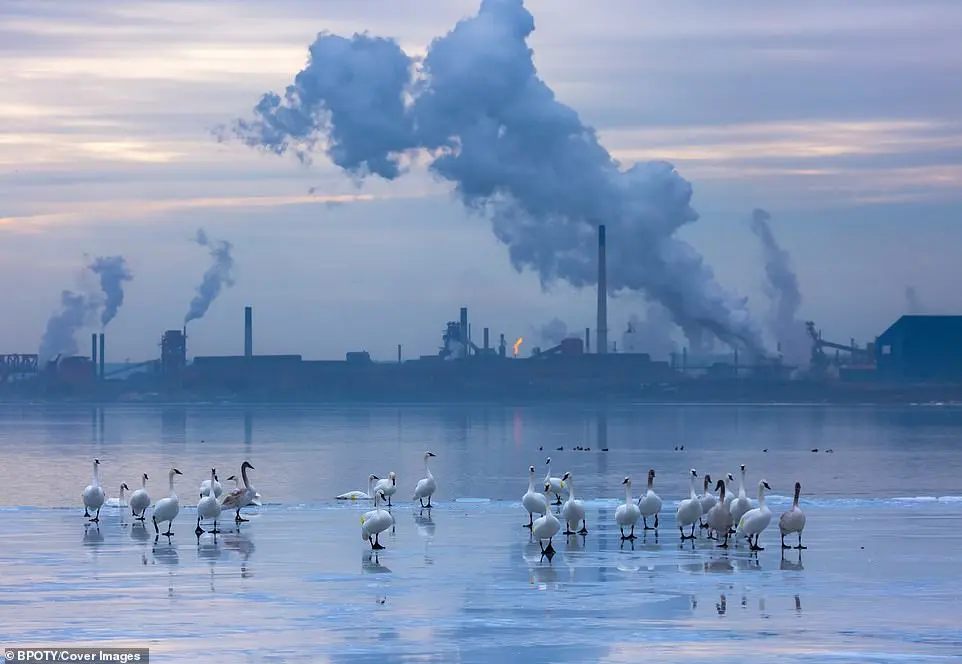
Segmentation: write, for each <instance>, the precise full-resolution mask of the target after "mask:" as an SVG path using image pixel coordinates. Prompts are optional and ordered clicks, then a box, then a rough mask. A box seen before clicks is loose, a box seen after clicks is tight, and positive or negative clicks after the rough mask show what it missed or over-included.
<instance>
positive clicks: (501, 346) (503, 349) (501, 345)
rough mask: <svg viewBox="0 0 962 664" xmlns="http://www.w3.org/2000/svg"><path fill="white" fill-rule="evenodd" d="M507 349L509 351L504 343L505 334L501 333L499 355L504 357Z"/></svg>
mask: <svg viewBox="0 0 962 664" xmlns="http://www.w3.org/2000/svg"><path fill="white" fill-rule="evenodd" d="M506 351H507V349H506V347H505V343H504V335H503V334H502V335H501V344H500V345H499V346H498V355H500V356H501V357H504V354H505V352H506Z"/></svg>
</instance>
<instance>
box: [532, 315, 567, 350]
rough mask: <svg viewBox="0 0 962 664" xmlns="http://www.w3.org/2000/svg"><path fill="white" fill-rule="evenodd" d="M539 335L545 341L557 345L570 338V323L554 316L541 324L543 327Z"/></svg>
mask: <svg viewBox="0 0 962 664" xmlns="http://www.w3.org/2000/svg"><path fill="white" fill-rule="evenodd" d="M538 336H539V337H541V338H542V339H543V340H544V341H545V343H548V344H551V345H552V346H557V345H558V344H560V343H561V342H562V341H563V340H565V339H567V338H568V336H569V335H568V325H567V324H566V323H565V322H564V321H563V320H561V319H560V318H552V319H551V320H549V321H548V322H547V323H545V324H544V325H542V326H541V329H540V330H538Z"/></svg>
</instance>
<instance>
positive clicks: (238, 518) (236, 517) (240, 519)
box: [234, 507, 250, 523]
mask: <svg viewBox="0 0 962 664" xmlns="http://www.w3.org/2000/svg"><path fill="white" fill-rule="evenodd" d="M240 510H241V508H239V507H238V508H237V515H236V516H235V517H234V521H235V522H236V523H241V522H243V521H250V519H245V518H244V517H242V516H241V515H240Z"/></svg>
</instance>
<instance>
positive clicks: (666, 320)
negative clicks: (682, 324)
mask: <svg viewBox="0 0 962 664" xmlns="http://www.w3.org/2000/svg"><path fill="white" fill-rule="evenodd" d="M676 329H677V328H676V327H675V324H674V323H673V322H672V320H671V315H670V314H669V313H668V311H667V310H666V309H665V308H664V307H663V306H661V305H660V304H657V303H654V302H651V303H649V304H648V308H647V312H646V314H645V318H641V317H639V316H638V315H637V314H632V315H631V318H630V319H629V320H628V329H627V330H626V331H625V333H624V334H623V335H622V337H621V347H622V349H624V352H626V353H648V354H649V355H651V357H652V359H654V360H664V359H667V358H668V357H669V356H671V354H672V353H675V352H678V345H677V344H676V343H675V340H674V339H673V338H672V336H673V333H674V332H675V330H676Z"/></svg>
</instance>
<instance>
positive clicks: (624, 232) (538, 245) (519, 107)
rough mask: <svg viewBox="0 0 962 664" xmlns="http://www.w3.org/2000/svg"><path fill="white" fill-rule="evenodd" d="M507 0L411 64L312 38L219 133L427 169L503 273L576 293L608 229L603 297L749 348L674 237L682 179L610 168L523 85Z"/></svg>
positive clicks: (381, 171)
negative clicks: (292, 66)
mask: <svg viewBox="0 0 962 664" xmlns="http://www.w3.org/2000/svg"><path fill="white" fill-rule="evenodd" d="M533 30H534V18H533V17H532V15H531V14H530V13H529V12H528V10H527V9H525V7H524V4H523V2H522V0H482V3H481V7H480V10H479V11H478V14H477V15H476V16H474V17H471V18H466V19H464V20H462V21H460V22H458V23H457V25H455V27H454V28H453V29H452V30H451V31H450V32H449V33H448V34H447V35H445V36H444V37H440V38H438V39H435V40H434V41H433V42H432V43H431V45H430V47H429V49H428V51H427V55H426V56H425V57H424V58H423V60H415V59H412V58H411V57H409V56H408V55H407V54H406V53H404V51H403V50H402V49H401V47H400V46H399V45H398V44H397V43H396V42H395V41H393V40H390V39H383V38H379V37H372V36H369V35H367V34H355V35H353V36H352V37H350V38H346V37H340V36H337V35H332V34H329V33H321V34H319V35H318V37H317V39H316V40H315V41H314V43H313V44H312V45H311V46H310V58H309V62H308V64H307V66H306V67H305V68H304V69H303V70H302V71H300V72H299V73H297V74H296V76H295V77H294V81H293V83H292V84H291V85H290V86H288V88H287V89H286V91H285V92H284V95H283V96H281V95H279V94H276V93H273V92H270V93H267V94H265V95H263V96H262V97H261V99H260V101H259V103H257V105H256V106H255V107H254V110H253V116H254V117H253V118H252V119H240V120H236V121H234V122H233V124H232V125H231V127H230V128H229V129H228V128H221V129H220V132H219V137H220V138H221V139H225V138H227V137H229V136H234V137H238V138H240V139H241V140H242V141H244V142H245V143H246V144H247V145H248V146H251V147H255V148H258V149H262V150H265V151H269V152H272V153H275V154H278V155H281V154H285V153H293V154H294V155H296V156H297V158H299V159H301V160H302V161H304V162H308V161H309V160H310V155H311V153H312V152H314V151H316V150H317V149H323V150H324V151H325V152H326V154H327V156H328V157H329V158H330V159H331V160H332V161H333V162H334V163H335V164H337V165H338V166H340V167H341V168H342V169H344V170H345V171H347V172H348V173H349V174H351V175H353V176H355V177H357V178H363V177H366V176H369V175H376V176H379V177H382V178H385V179H388V180H392V179H394V178H397V177H399V176H400V175H401V174H402V172H403V168H402V164H403V163H405V162H406V161H409V160H411V159H413V158H416V157H417V155H418V153H424V152H426V153H427V155H428V157H429V162H428V163H429V166H428V168H429V170H430V171H431V172H432V173H433V174H434V175H435V176H437V177H439V178H441V179H443V180H446V181H449V182H451V183H453V184H454V190H455V192H456V194H457V196H458V197H459V198H460V199H461V201H462V202H463V203H464V205H465V206H466V207H467V208H469V209H470V210H474V211H478V212H482V213H485V214H486V215H487V216H488V217H489V218H490V219H491V222H492V226H493V231H494V233H495V235H496V237H497V238H498V239H499V240H500V241H501V242H502V243H504V244H505V245H507V247H508V252H509V257H510V260H511V262H512V265H513V266H514V267H515V269H517V270H519V271H521V270H523V269H525V268H528V269H532V270H534V271H535V272H536V273H537V274H538V275H539V278H540V280H541V282H542V285H543V287H547V286H548V285H549V284H550V283H552V282H554V281H556V280H563V281H565V282H567V283H568V284H570V285H572V286H574V287H576V288H583V287H588V286H592V285H595V284H596V283H597V274H596V264H595V261H596V229H597V226H598V225H599V224H601V223H604V224H606V225H607V228H608V236H609V238H610V244H609V247H608V288H609V290H610V292H611V293H612V294H615V293H617V292H619V291H636V292H637V291H641V292H644V293H645V294H647V295H648V297H649V298H650V299H652V300H655V301H657V302H659V303H661V304H662V305H663V306H664V307H665V308H666V309H667V310H668V311H669V312H671V316H672V319H673V320H674V321H675V322H676V323H677V324H678V325H679V326H681V327H682V329H683V330H685V332H686V334H688V335H689V336H697V335H698V334H700V333H703V332H708V333H710V334H712V335H714V336H716V337H718V338H719V339H721V340H722V341H725V342H727V343H729V344H731V345H735V346H740V347H743V348H747V349H749V350H752V351H755V352H757V353H763V352H764V350H763V344H762V339H761V335H760V334H759V332H758V331H757V330H756V328H755V326H754V324H753V322H752V321H751V317H750V315H749V312H748V307H747V301H746V300H744V299H740V298H735V297H733V296H732V295H731V294H729V293H728V292H726V291H725V290H724V289H723V288H722V287H721V286H720V285H719V284H718V282H717V281H716V279H715V276H714V273H713V272H712V270H711V268H710V267H709V266H708V265H707V264H706V263H705V262H704V260H703V258H702V256H701V255H700V254H699V253H698V252H697V251H696V250H695V249H694V248H693V247H691V246H690V245H689V244H687V243H685V242H683V241H682V240H680V239H678V238H677V237H675V233H676V231H678V229H679V228H681V227H682V226H684V225H685V224H690V223H692V222H694V221H696V220H697V219H698V214H697V213H696V212H695V210H694V209H692V207H691V205H690V202H691V196H692V187H691V184H690V183H689V182H688V181H687V180H685V179H684V178H683V177H681V175H679V174H678V172H677V171H675V169H674V167H673V166H672V165H671V164H669V163H667V162H663V161H655V162H648V163H639V164H635V165H634V166H632V167H630V168H628V169H626V170H622V169H621V167H620V165H619V164H618V163H617V162H616V161H615V160H614V159H612V157H611V155H610V154H609V153H608V151H607V150H606V149H605V148H604V147H603V146H602V145H601V144H600V143H599V141H598V137H597V135H596V134H595V131H594V130H593V129H592V128H591V127H587V126H585V125H584V124H583V123H582V121H581V120H580V118H579V117H578V114H577V113H576V112H575V111H574V110H573V109H571V108H570V107H568V106H566V105H564V104H562V103H561V102H559V101H558V100H557V99H556V98H555V95H554V92H553V91H552V90H551V89H550V88H549V87H548V86H547V85H546V84H545V82H544V81H543V80H542V79H541V78H540V77H539V76H538V73H537V70H536V68H535V66H534V62H533V60H532V51H531V49H530V48H529V46H528V44H527V38H528V37H529V36H530V35H531V33H532V32H533Z"/></svg>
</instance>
